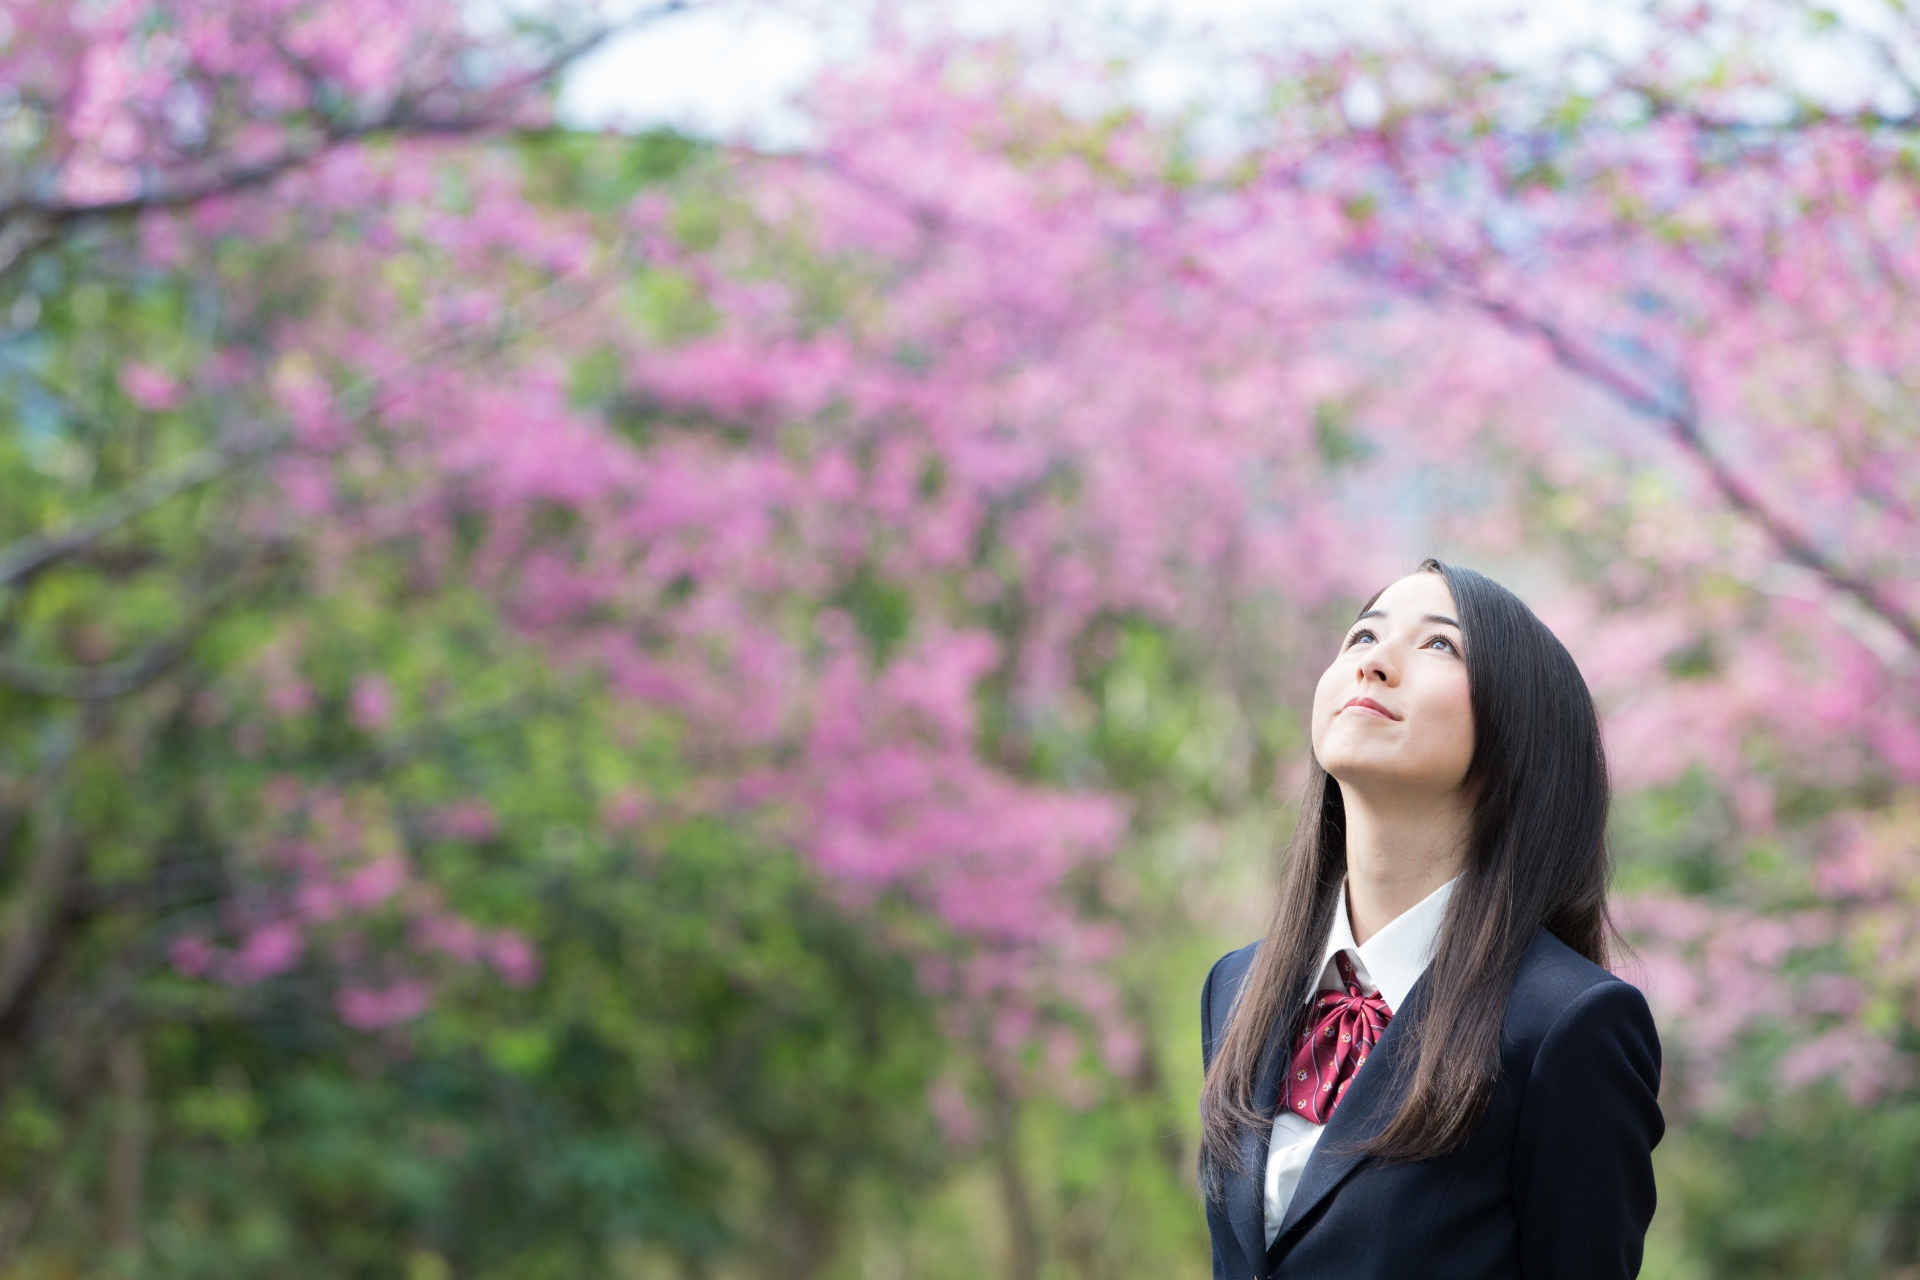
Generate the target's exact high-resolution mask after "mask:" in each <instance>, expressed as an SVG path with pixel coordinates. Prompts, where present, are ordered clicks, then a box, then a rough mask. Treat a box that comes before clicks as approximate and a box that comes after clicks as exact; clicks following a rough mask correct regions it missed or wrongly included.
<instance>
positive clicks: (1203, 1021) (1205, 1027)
mask: <svg viewBox="0 0 1920 1280" xmlns="http://www.w3.org/2000/svg"><path fill="white" fill-rule="evenodd" d="M1225 963H1226V957H1224V956H1222V957H1221V958H1220V959H1218V960H1216V961H1214V962H1213V968H1211V969H1209V970H1207V980H1206V981H1205V982H1203V983H1201V984H1200V1070H1201V1072H1202V1073H1203V1074H1204V1073H1205V1072H1207V1071H1210V1070H1212V1069H1213V978H1214V975H1215V974H1217V973H1219V972H1220V966H1221V965H1222V964H1225Z"/></svg>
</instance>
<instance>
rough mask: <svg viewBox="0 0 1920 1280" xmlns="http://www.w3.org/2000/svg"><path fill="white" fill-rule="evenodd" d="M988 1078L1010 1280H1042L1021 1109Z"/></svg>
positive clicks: (1038, 1240) (991, 1121) (1037, 1232)
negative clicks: (1022, 1152)
mask: <svg viewBox="0 0 1920 1280" xmlns="http://www.w3.org/2000/svg"><path fill="white" fill-rule="evenodd" d="M987 1078H988V1090H989V1094H990V1113H989V1115H988V1122H989V1126H990V1129H991V1135H992V1136H991V1144H992V1147H993V1167H994V1175H995V1178H996V1180H997V1181H998V1182H999V1184H1000V1204H1001V1207H1002V1209H1003V1210H1004V1211H1005V1212H1006V1215H1007V1280H1039V1276H1040V1224H1039V1223H1038V1222H1037V1221H1036V1220H1035V1216H1034V1212H1033V1195H1032V1193H1031V1191H1030V1190H1029V1189H1028V1187H1027V1174H1026V1170H1025V1169H1024V1168H1023V1167H1022V1166H1021V1163H1020V1142H1019V1113H1020V1109H1019V1107H1018V1105H1017V1104H1016V1103H1015V1101H1014V1099H1013V1095H1012V1092H1011V1091H1010V1090H1008V1089H1007V1088H1006V1087H1005V1086H1004V1085H1003V1084H1002V1083H1001V1081H999V1080H998V1079H995V1078H994V1076H993V1073H992V1072H991V1071H988V1073H987Z"/></svg>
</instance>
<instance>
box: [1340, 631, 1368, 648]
mask: <svg viewBox="0 0 1920 1280" xmlns="http://www.w3.org/2000/svg"><path fill="white" fill-rule="evenodd" d="M1371 639H1373V632H1371V631H1356V632H1354V633H1353V634H1352V635H1350V636H1348V637H1347V646H1346V647H1347V648H1349V649H1351V648H1353V646H1355V645H1357V644H1359V643H1360V642H1361V641H1362V640H1371Z"/></svg>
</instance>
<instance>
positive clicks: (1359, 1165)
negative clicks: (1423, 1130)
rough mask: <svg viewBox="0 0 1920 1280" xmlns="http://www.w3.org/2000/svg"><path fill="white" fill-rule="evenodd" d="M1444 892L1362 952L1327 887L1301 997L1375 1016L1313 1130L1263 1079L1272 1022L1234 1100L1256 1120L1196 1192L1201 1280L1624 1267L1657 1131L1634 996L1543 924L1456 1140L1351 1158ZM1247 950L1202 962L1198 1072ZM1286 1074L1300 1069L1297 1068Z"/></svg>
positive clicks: (1654, 1055)
mask: <svg viewBox="0 0 1920 1280" xmlns="http://www.w3.org/2000/svg"><path fill="white" fill-rule="evenodd" d="M1453 887H1454V882H1449V883H1448V884H1446V885H1443V886H1441V888H1440V889H1438V890H1435V892H1434V893H1433V894H1432V895H1430V896H1429V897H1428V898H1427V899H1426V900H1424V901H1423V902H1421V903H1420V904H1419V905H1418V906H1416V907H1414V908H1412V909H1411V910H1409V911H1407V912H1405V913H1403V914H1402V915H1401V916H1400V917H1398V918H1397V919H1395V920H1394V921H1393V922H1392V923H1391V924H1389V925H1388V926H1387V927H1386V928H1384V929H1382V930H1381V931H1380V932H1379V933H1378V934H1377V935H1375V936H1374V937H1372V938H1369V939H1368V940H1367V942H1366V944H1365V945H1364V946H1362V945H1359V944H1357V943H1355V942H1354V940H1353V935H1352V931H1351V928H1350V926H1349V922H1348V920H1347V913H1346V909H1345V906H1344V903H1345V896H1346V895H1345V892H1344V888H1343V890H1342V893H1341V902H1342V904H1343V905H1342V906H1341V908H1340V909H1339V910H1336V911H1335V912H1334V922H1333V926H1332V928H1331V929H1330V930H1329V936H1328V938H1327V942H1326V947H1325V964H1324V967H1323V969H1322V971H1321V981H1320V983H1319V988H1320V992H1329V991H1339V990H1340V989H1341V988H1342V987H1343V986H1345V987H1346V989H1348V990H1357V991H1361V992H1364V993H1366V995H1367V996H1368V997H1369V998H1370V1001H1369V1002H1370V1003H1372V1004H1373V1005H1374V1006H1375V1007H1376V1008H1377V1007H1379V1006H1380V1004H1381V1003H1384V1006H1385V1009H1386V1010H1387V1011H1389V1012H1390V1015H1391V1016H1390V1019H1389V1020H1388V1021H1387V1023H1386V1026H1385V1028H1384V1030H1381V1031H1379V1033H1378V1042H1377V1043H1376V1044H1375V1045H1373V1047H1372V1049H1371V1051H1370V1053H1367V1054H1366V1055H1365V1056H1363V1057H1362V1058H1361V1059H1360V1062H1361V1065H1360V1066H1359V1068H1358V1070H1357V1071H1356V1072H1354V1073H1353V1074H1352V1075H1351V1077H1350V1079H1349V1080H1348V1081H1347V1083H1346V1086H1345V1091H1344V1093H1341V1094H1339V1095H1337V1103H1336V1105H1334V1107H1333V1109H1332V1112H1331V1115H1330V1117H1329V1118H1327V1120H1326V1122H1325V1123H1324V1124H1314V1123H1312V1122H1311V1121H1310V1120H1309V1119H1305V1118H1303V1117H1302V1115H1297V1114H1295V1113H1294V1111H1293V1110H1292V1109H1291V1108H1289V1107H1288V1106H1285V1105H1283V1104H1282V1096H1283V1093H1287V1092H1288V1081H1287V1080H1284V1079H1283V1078H1282V1077H1283V1074H1287V1073H1291V1072H1292V1069H1293V1067H1294V1066H1295V1065H1300V1064H1296V1063H1295V1062H1294V1060H1293V1051H1294V1048H1295V1045H1294V1040H1295V1038H1296V1037H1297V1036H1298V1035H1300V1034H1301V1028H1302V1025H1303V1024H1302V1023H1301V1022H1298V1021H1294V1020H1287V1022H1286V1025H1284V1026H1276V1027H1274V1028H1273V1029H1272V1031H1271V1032H1270V1036H1271V1039H1270V1041H1269V1045H1268V1052H1267V1054H1266V1057H1265V1064H1266V1065H1265V1069H1264V1072H1263V1075H1262V1077H1261V1079H1260V1080H1259V1082H1258V1087H1257V1089H1256V1091H1255V1097H1254V1101H1255V1102H1256V1104H1257V1105H1259V1106H1260V1107H1262V1108H1263V1109H1264V1110H1266V1111H1269V1112H1272V1113H1273V1114H1274V1117H1275V1118H1274V1121H1273V1124H1272V1127H1271V1129H1267V1130H1261V1131H1256V1132H1248V1133H1245V1134H1243V1135H1242V1137H1241V1141H1242V1144H1243V1147H1242V1163H1243V1166H1244V1171H1243V1172H1241V1173H1239V1174H1235V1175H1231V1176H1230V1177H1229V1178H1228V1181H1227V1185H1226V1187H1225V1188H1224V1194H1223V1195H1222V1196H1220V1197H1219V1198H1218V1199H1210V1200H1209V1202H1208V1204H1207V1226H1208V1228H1209V1230H1210V1231H1211V1233H1212V1236H1213V1275H1214V1280H1296V1278H1298V1280H1306V1278H1309V1277H1311V1278H1318V1277H1327V1278H1328V1280H1335V1278H1337V1280H1371V1278H1375V1277H1377V1278H1378V1280H1414V1278H1418V1280H1494V1278H1496V1277H1497V1278H1499V1280H1506V1278H1508V1277H1513V1278H1515V1280H1624V1278H1627V1277H1632V1276H1635V1275H1637V1274H1638V1273H1639V1270H1640V1256H1641V1249H1642V1245H1643V1242H1644V1240H1645V1237H1646V1230H1647V1224H1648V1223H1649V1222H1650V1221H1651V1220H1652V1218H1653V1207H1654V1186H1653V1164H1652V1152H1653V1148H1654V1146H1655V1144H1656V1143H1658V1142H1659V1141H1660V1137H1661V1134H1662V1132H1663V1131H1664V1127H1665V1126H1664V1122H1663V1120H1662V1118H1661V1115H1660V1106H1659V1102H1658V1100H1657V1095H1658V1093H1659V1087H1660V1042H1659V1039H1658V1037H1657V1035H1656V1034H1655V1032H1654V1027H1653V1019H1652V1016H1651V1015H1650V1014H1649V1013H1648V1011H1647V1004H1646V1000H1645V999H1644V998H1643V997H1642V996H1641V994H1640V992H1639V991H1638V990H1636V989H1635V988H1634V987H1632V986H1630V985H1628V984H1627V983H1625V982H1622V981H1620V980H1619V979H1618V978H1615V977H1614V976H1613V975H1612V974H1610V973H1608V972H1607V971H1606V970H1604V969H1602V968H1600V967H1599V966H1598V965H1596V964H1594V963H1593V962H1591V961H1589V960H1587V959H1586V958H1584V957H1583V956H1581V955H1579V954H1578V953H1577V952H1575V951H1574V950H1572V949H1571V948H1570V947H1568V946H1567V945H1566V944H1565V943H1563V942H1561V941H1560V940H1559V939H1558V938H1556V937H1554V936H1553V935H1552V934H1551V933H1549V932H1547V931H1546V930H1544V929H1542V930H1541V931H1540V932H1539V934H1538V935H1536V936H1535V938H1534V940H1533V942H1532V944H1531V945H1530V946H1529V947H1528V949H1527V952H1526V954H1525V956H1524V957H1523V958H1522V960H1521V963H1520V970H1519V973H1518V974H1517V975H1516V977H1515V979H1514V984H1513V991H1512V994H1511V995H1510V996H1509V997H1508V999H1507V1011H1506V1019H1505V1023H1504V1025H1503V1027H1502V1031H1501V1044H1500V1066H1501V1070H1500V1078H1499V1080H1498V1081H1497V1083H1496V1084H1495V1086H1494V1090H1493V1095H1492V1097H1491V1099H1490V1101H1489V1103H1488V1106H1487V1109H1486V1112H1485V1114H1484V1116H1483V1117H1482V1119H1481V1121H1480V1123H1479V1125H1478V1127H1477V1128H1476V1129H1475V1130H1474V1132H1473V1133H1472V1135H1471V1136H1470V1137H1469V1138H1468V1139H1467V1141H1466V1142H1465V1143H1464V1144H1463V1145H1461V1146H1459V1147H1457V1148H1455V1149H1454V1150H1453V1151H1450V1152H1448V1153H1447V1154H1445V1155H1443V1156H1439V1157H1437V1158H1435V1159H1431V1160H1422V1161H1417V1162H1413V1163H1391V1164H1390V1163H1384V1162H1381V1161H1378V1160H1375V1159H1373V1158H1371V1157H1368V1156H1365V1155H1363V1154H1361V1152H1360V1151H1359V1148H1360V1147H1361V1146H1362V1145H1363V1144H1365V1143H1366V1142H1367V1141H1368V1140H1369V1139H1371V1138H1373V1137H1374V1136H1376V1135H1378V1134H1379V1133H1380V1132H1381V1131H1382V1130H1384V1129H1385V1128H1386V1126H1387V1124H1388V1122H1389V1121H1390V1120H1391V1119H1392V1118H1393V1115H1394V1112H1395V1110H1396V1109H1397V1107H1398V1104H1399V1101H1400V1098H1401V1097H1402V1096H1403V1091H1404V1087H1405V1077H1406V1075H1407V1074H1410V1071H1411V1062H1410V1061H1407V1060H1406V1058H1407V1055H1406V1054H1405V1053H1404V1052H1403V1051H1402V1049H1401V1046H1402V1045H1403V1044H1406V1043H1407V1040H1408V1035H1409V1032H1410V1030H1411V1029H1412V1028H1413V1027H1415V1026H1417V1025H1418V1024H1419V1021H1420V1019H1421V1018H1422V1016H1423V1006H1424V1003H1425V1000H1424V997H1425V992H1426V970H1427V967H1428V965H1429V964H1430V963H1431V960H1432V956H1433V951H1434V944H1435V942H1436V941H1437V938H1438V934H1439V928H1440V921H1441V918H1442V916H1443V915H1444V914H1445V908H1446V903H1447V899H1448V896H1449V895H1450V894H1451V893H1452V890H1453ZM1259 945H1260V944H1259V943H1254V944H1252V945H1251V946H1247V947H1243V948H1241V949H1240V950H1238V951H1235V952H1232V953H1231V954H1229V955H1227V956H1224V957H1222V958H1221V960H1220V961H1219V962H1218V963H1217V964H1215V965H1214V967H1213V970H1212V972H1211V973H1209V974H1208V975H1207V981H1206V985H1205V987H1204V988H1203V990H1202V993H1201V1005H1200V1019H1201V1047H1202V1054H1203V1057H1204V1059H1205V1061H1206V1063H1207V1064H1208V1065H1209V1066H1211V1065H1212V1062H1213V1053H1214V1048H1215V1046H1216V1044H1217V1043H1218V1037H1219V1035H1220V1034H1222V1033H1223V1032H1224V1031H1225V1029H1226V1025H1227V1017H1228V1014H1229V1012H1230V1010H1231V1009H1232V1006H1233V1001H1234V997H1235V996H1236V995H1237V994H1238V993H1239V990H1240V985H1241V983H1242V982H1243V981H1245V979H1246V975H1247V972H1248V970H1249V968H1250V967H1251V965H1252V961H1253V957H1254V953H1255V952H1256V951H1257V950H1258V948H1259ZM1356 982H1357V987H1356V986H1354V985H1352V984H1354V983H1356ZM1318 996H1319V992H1316V996H1315V997H1310V999H1314V998H1318ZM1302 1013H1303V1016H1304V1015H1305V1014H1306V1011H1305V1010H1303V1011H1302ZM1299 1076H1300V1079H1301V1080H1302V1081H1303V1082H1304V1081H1306V1080H1307V1078H1308V1073H1307V1072H1306V1071H1302V1072H1300V1073H1299ZM1312 1087H1314V1086H1313V1085H1311V1084H1303V1085H1302V1086H1301V1088H1304V1089H1311V1088H1312ZM1321 1087H1331V1086H1330V1083H1329V1085H1326V1086H1321ZM1289 1096H1293V1097H1295V1098H1296V1099H1298V1098H1301V1097H1311V1095H1310V1094H1305V1095H1303V1094H1301V1093H1299V1092H1298V1091H1297V1090H1296V1091H1294V1092H1293V1093H1291V1094H1290V1095H1289ZM1294 1106H1295V1107H1298V1108H1299V1109H1300V1110H1301V1112H1303V1113H1305V1114H1311V1112H1310V1111H1309V1110H1308V1108H1307V1107H1306V1106H1305V1105H1304V1104H1303V1103H1301V1102H1299V1101H1296V1102H1295V1103H1294Z"/></svg>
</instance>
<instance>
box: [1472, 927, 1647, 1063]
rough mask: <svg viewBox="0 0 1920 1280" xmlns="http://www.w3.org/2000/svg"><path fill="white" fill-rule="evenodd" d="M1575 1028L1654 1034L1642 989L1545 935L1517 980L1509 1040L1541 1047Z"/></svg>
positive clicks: (1530, 949) (1524, 961) (1510, 1001)
mask: <svg viewBox="0 0 1920 1280" xmlns="http://www.w3.org/2000/svg"><path fill="white" fill-rule="evenodd" d="M1572 1023H1580V1024H1587V1025H1592V1024H1601V1025H1605V1024H1613V1025H1617V1026H1619V1027H1620V1028H1621V1029H1622V1030H1626V1029H1627V1028H1628V1027H1629V1026H1630V1027H1631V1029H1632V1031H1633V1032H1634V1033H1635V1034H1639V1033H1642V1032H1644V1033H1646V1034H1649V1035H1650V1034H1652V1028H1653V1020H1652V1015H1651V1014H1650V1013H1649V1012H1648V1009H1647V1001H1646V997H1645V996H1643V995H1641V993H1640V989H1639V988H1638V987H1635V986H1634V985H1633V984H1631V983H1629V982H1626V981H1624V980H1622V979H1621V978H1619V977H1616V976H1615V975H1614V974H1612V973H1609V972H1608V971H1607V970H1605V969H1603V968H1601V967H1600V966H1599V965H1597V964H1595V963H1594V962H1593V961H1591V960H1589V959H1587V958H1586V957H1585V956H1583V955H1581V954H1580V953H1579V952H1577V951H1575V950H1574V949H1573V948H1572V947H1569V946H1568V945H1567V944H1566V943H1564V942H1562V941H1560V939H1559V938H1557V937H1555V936H1554V935H1553V934H1552V933H1551V932H1549V931H1548V930H1546V929H1542V930H1540V932H1539V934H1538V935H1537V936H1536V937H1535V938H1534V940H1533V944H1532V945H1531V946H1529V947H1528V948H1527V952H1526V955H1525V956H1524V957H1522V958H1521V961H1520V971H1519V972H1518V973H1517V974H1515V975H1514V980H1513V994H1512V995H1511V996H1510V997H1509V998H1508V1000H1507V1017H1506V1035H1505V1039H1506V1040H1507V1041H1508V1043H1509V1045H1513V1046H1515V1047H1519V1046H1525V1045H1532V1046H1535V1047H1537V1046H1538V1045H1539V1044H1540V1043H1541V1042H1542V1041H1543V1040H1545V1039H1546V1038H1547V1036H1548V1035H1550V1034H1552V1033H1553V1032H1554V1030H1555V1029H1556V1028H1563V1029H1564V1028H1567V1027H1568V1026H1569V1024H1572ZM1595 1029H1598V1026H1595Z"/></svg>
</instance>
